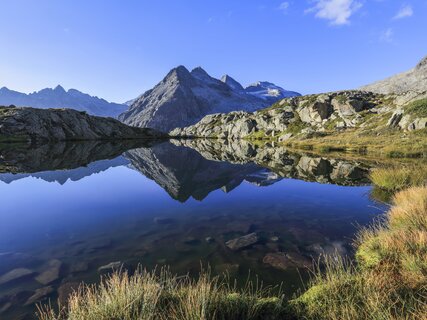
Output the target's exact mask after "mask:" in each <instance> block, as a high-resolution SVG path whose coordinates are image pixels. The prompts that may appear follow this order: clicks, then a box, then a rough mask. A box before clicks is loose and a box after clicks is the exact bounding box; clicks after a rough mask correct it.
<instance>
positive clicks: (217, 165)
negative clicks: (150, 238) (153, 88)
mask: <svg viewBox="0 0 427 320" xmlns="http://www.w3.org/2000/svg"><path fill="white" fill-rule="evenodd" d="M172 155H173V156H172ZM124 156H125V157H126V158H127V159H129V161H130V162H131V164H132V166H133V167H134V168H135V169H136V170H138V171H140V172H141V173H142V174H144V175H145V176H146V177H147V178H149V179H152V180H154V181H155V182H156V183H157V184H159V185H160V186H161V187H162V188H163V189H165V190H166V191H167V192H168V193H169V194H170V195H171V197H173V198H174V199H177V200H180V201H186V200H187V199H188V198H189V197H193V198H195V199H198V200H201V199H204V198H205V197H206V196H207V195H208V194H209V193H210V192H211V191H213V190H217V189H220V188H223V189H224V190H226V191H230V190H232V189H234V188H235V187H236V186H238V185H240V183H242V181H243V180H244V179H245V177H246V176H247V175H248V174H252V173H254V172H256V171H258V170H259V168H258V167H257V166H256V165H254V164H249V165H238V164H231V163H226V162H218V161H208V160H207V159H205V158H204V157H202V156H201V155H200V154H199V153H198V152H196V151H194V150H192V149H190V148H184V147H178V146H175V145H173V144H170V143H163V144H159V145H155V146H153V147H152V148H149V149H143V148H140V149H134V150H130V151H128V152H126V153H125V154H124Z"/></svg>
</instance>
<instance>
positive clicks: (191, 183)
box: [124, 140, 369, 201]
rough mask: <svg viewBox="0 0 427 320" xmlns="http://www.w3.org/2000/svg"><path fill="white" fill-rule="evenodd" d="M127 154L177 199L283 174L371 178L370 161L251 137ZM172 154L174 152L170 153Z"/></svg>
mask: <svg viewBox="0 0 427 320" xmlns="http://www.w3.org/2000/svg"><path fill="white" fill-rule="evenodd" d="M172 142H173V143H174V144H175V145H173V144H170V143H163V144H158V145H155V146H153V147H151V148H140V149H133V150H130V151H128V152H126V153H125V154H124V156H125V157H126V158H127V159H128V160H129V161H130V162H131V164H132V167H133V168H135V169H136V170H138V171H140V172H141V173H142V174H144V175H145V176H146V177H148V178H150V179H153V180H154V181H155V182H156V183H157V184H159V185H160V186H161V187H162V188H163V189H165V190H166V191H167V192H168V193H169V194H170V195H171V196H172V197H173V198H174V199H177V200H180V201H186V200H187V199H188V198H189V197H193V198H195V199H198V200H201V199H204V198H205V197H206V196H207V195H208V194H209V193H210V192H211V191H213V190H217V189H221V190H223V191H224V192H229V191H231V190H233V189H234V188H236V187H237V186H239V185H240V184H241V183H242V182H243V181H247V182H250V183H252V184H254V185H257V186H268V185H271V184H274V183H276V182H277V181H280V180H281V179H283V178H295V179H303V180H307V181H317V182H321V183H336V184H340V185H359V184H368V183H369V179H368V177H367V175H368V167H367V166H364V165H362V164H360V163H357V162H350V161H344V160H331V159H327V158H323V157H319V156H316V157H311V156H309V155H298V154H293V153H289V152H288V151H287V149H286V148H284V147H278V146H272V145H268V144H267V145H264V146H255V145H252V144H250V143H248V142H247V141H244V140H239V141H223V143H218V141H217V140H173V141H172ZM171 154H173V157H171Z"/></svg>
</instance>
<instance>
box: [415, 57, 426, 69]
mask: <svg viewBox="0 0 427 320" xmlns="http://www.w3.org/2000/svg"><path fill="white" fill-rule="evenodd" d="M426 66H427V56H425V57H424V58H423V59H421V61H420V62H418V64H417V66H416V67H415V69H422V68H424V67H426Z"/></svg>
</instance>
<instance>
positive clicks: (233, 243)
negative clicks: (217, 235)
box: [225, 232, 258, 251]
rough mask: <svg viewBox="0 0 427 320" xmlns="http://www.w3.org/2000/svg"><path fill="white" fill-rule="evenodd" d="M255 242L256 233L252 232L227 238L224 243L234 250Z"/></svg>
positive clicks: (256, 238) (256, 239) (256, 240)
mask: <svg viewBox="0 0 427 320" xmlns="http://www.w3.org/2000/svg"><path fill="white" fill-rule="evenodd" d="M257 242H258V235H257V234H256V233H255V232H253V233H250V234H247V235H245V236H243V237H240V238H236V239H232V240H229V241H227V242H226V243H225V245H226V246H227V247H228V248H230V249H231V250H234V251H236V250H240V249H243V248H246V247H249V246H251V245H253V244H255V243H257Z"/></svg>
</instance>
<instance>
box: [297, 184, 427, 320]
mask: <svg viewBox="0 0 427 320" xmlns="http://www.w3.org/2000/svg"><path fill="white" fill-rule="evenodd" d="M356 244H357V252H356V262H357V263H354V264H353V263H350V262H345V261H343V260H340V259H335V260H334V259H329V260H328V261H327V263H326V267H325V270H323V271H321V270H318V272H317V273H315V276H314V278H313V280H312V282H311V285H310V288H309V289H308V290H307V291H306V292H305V293H304V294H303V295H301V296H300V297H298V298H297V299H295V300H294V301H293V304H294V305H295V309H296V310H297V311H296V312H297V314H298V315H299V316H300V317H301V318H303V319H304V318H306V319H348V320H350V319H355V320H357V319H372V320H374V319H419V320H422V319H426V315H427V188H426V187H412V188H410V189H408V190H405V191H401V192H400V193H398V194H396V196H395V198H394V206H393V207H392V208H391V209H390V211H389V212H388V213H387V215H386V217H385V220H384V221H383V222H377V223H376V224H375V225H373V226H371V227H370V228H367V229H364V230H362V231H361V232H360V233H359V236H358V239H357V242H356Z"/></svg>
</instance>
